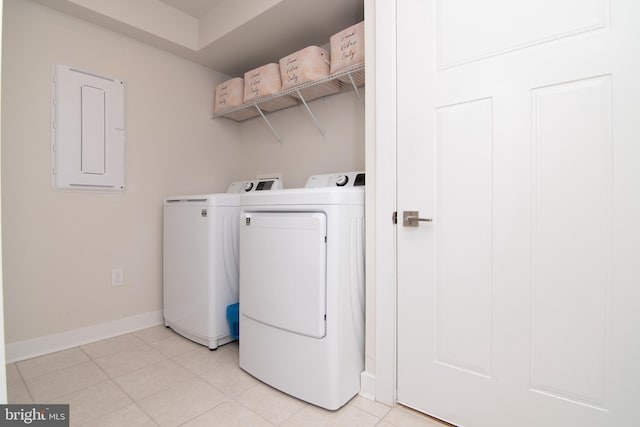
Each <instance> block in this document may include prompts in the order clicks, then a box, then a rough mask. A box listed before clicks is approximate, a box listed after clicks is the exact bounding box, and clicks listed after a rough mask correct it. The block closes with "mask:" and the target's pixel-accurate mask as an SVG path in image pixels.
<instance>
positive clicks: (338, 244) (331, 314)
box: [240, 172, 365, 410]
mask: <svg viewBox="0 0 640 427" xmlns="http://www.w3.org/2000/svg"><path fill="white" fill-rule="evenodd" d="M240 204H241V217H240V367H241V368H242V369H244V370H245V371H247V372H248V373H250V374H251V375H253V376H254V377H256V378H258V379H260V380H261V381H263V382H265V383H267V384H269V385H271V386H273V387H274V388H277V389H279V390H281V391H283V392H285V393H287V394H290V395H292V396H295V397H297V398H299V399H302V400H304V401H306V402H309V403H312V404H315V405H317V406H320V407H323V408H326V409H330V410H335V409H338V408H340V407H341V406H342V405H344V404H345V403H346V402H348V401H349V399H351V398H352V397H353V396H354V395H356V394H357V393H358V392H359V391H360V374H361V372H362V371H363V370H364V303H365V301H364V173H359V172H350V173H341V174H331V175H315V176H312V177H310V178H309V180H308V181H307V185H306V187H305V188H301V189H287V190H281V191H274V192H270V193H268V194H267V193H263V194H258V193H251V194H245V195H243V196H242V198H241V203H240Z"/></svg>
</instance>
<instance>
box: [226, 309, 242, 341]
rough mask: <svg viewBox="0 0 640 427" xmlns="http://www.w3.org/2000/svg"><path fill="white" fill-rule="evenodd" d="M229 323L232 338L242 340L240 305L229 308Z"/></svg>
mask: <svg viewBox="0 0 640 427" xmlns="http://www.w3.org/2000/svg"><path fill="white" fill-rule="evenodd" d="M227 321H228V322H229V330H230V331H231V336H232V337H233V338H235V339H239V338H240V304H231V305H229V306H227Z"/></svg>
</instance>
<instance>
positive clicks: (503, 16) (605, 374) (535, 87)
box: [397, 0, 640, 427]
mask: <svg viewBox="0 0 640 427" xmlns="http://www.w3.org/2000/svg"><path fill="white" fill-rule="evenodd" d="M639 17H640V2H637V1H635V0H588V1H587V0H535V1H534V0H520V1H507V0H484V1H477V0H440V1H438V0H431V1H427V0H397V109H398V111H397V113H398V114H397V129H398V134H397V138H398V140H397V141H398V149H397V150H398V151H397V155H398V176H397V197H398V199H397V207H398V211H399V212H398V213H399V216H400V217H401V215H402V211H403V210H419V211H420V216H421V217H428V218H432V219H433V222H431V223H429V222H421V223H420V225H419V226H418V227H403V226H402V221H401V220H399V224H398V234H397V238H398V242H397V256H398V260H397V263H398V264H397V265H398V332H397V333H398V335H397V338H398V360H397V363H398V370H397V381H398V382H397V387H398V389H397V393H398V401H399V402H401V403H403V404H406V405H408V406H411V407H414V408H417V409H419V410H421V411H424V412H426V413H429V414H432V415H434V416H436V417H438V418H442V419H445V420H448V421H450V422H452V423H454V424H457V425H464V426H468V427H481V426H486V427H489V426H490V427H500V426H519V427H527V426H530V427H534V426H535V427H538V426H563V427H572V426H576V427H577V426H580V427H590V426H600V427H603V426H631V425H640V411H638V410H637V408H636V406H637V403H638V402H640V391H639V390H640V387H638V384H640V368H639V367H638V360H640V350H639V349H640V344H638V343H639V342H640V340H639V338H640V331H639V328H640V310H638V307H640V305H639V303H640V285H639V283H640V262H639V261H640V258H639V257H640V225H638V218H640V107H639V105H640V101H639V100H640V82H639V79H640V25H639V23H638V22H639V21H638V18H639Z"/></svg>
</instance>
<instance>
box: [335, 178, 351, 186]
mask: <svg viewBox="0 0 640 427" xmlns="http://www.w3.org/2000/svg"><path fill="white" fill-rule="evenodd" d="M347 182H349V177H348V176H347V175H339V176H338V177H337V178H336V185H337V186H338V187H344V186H345V185H347Z"/></svg>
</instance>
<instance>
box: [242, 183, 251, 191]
mask: <svg viewBox="0 0 640 427" xmlns="http://www.w3.org/2000/svg"><path fill="white" fill-rule="evenodd" d="M252 188H253V182H245V184H244V185H243V186H242V189H243V190H244V191H251V189H252Z"/></svg>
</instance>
